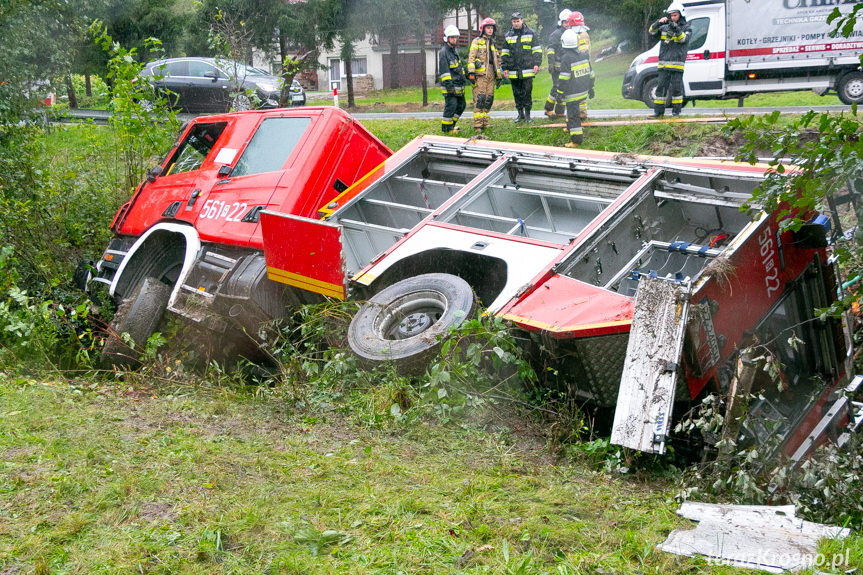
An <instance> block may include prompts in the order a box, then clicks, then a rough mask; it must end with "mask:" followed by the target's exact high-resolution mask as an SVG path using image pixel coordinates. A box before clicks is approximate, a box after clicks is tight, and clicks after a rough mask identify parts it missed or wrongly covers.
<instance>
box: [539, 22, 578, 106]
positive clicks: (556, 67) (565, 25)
mask: <svg viewBox="0 0 863 575" xmlns="http://www.w3.org/2000/svg"><path fill="white" fill-rule="evenodd" d="M570 14H572V10H569V9H564V10H561V12H560V14H559V15H558V17H557V28H556V29H555V30H554V32H552V33H551V35H550V36H549V37H548V48H547V49H546V51H545V54H546V57H547V58H548V71H549V73H550V74H551V90H550V91H549V93H548V98H546V100H545V115H546V116H548V117H549V118H554V117H555V116H562V115H563V111H564V109H565V107H564V104H563V102H561V101H560V100H558V99H557V77H558V76H559V75H560V57H561V50H562V49H563V48H561V47H560V35H561V34H563V32H564V31H565V30H568V29H569V15H570Z"/></svg>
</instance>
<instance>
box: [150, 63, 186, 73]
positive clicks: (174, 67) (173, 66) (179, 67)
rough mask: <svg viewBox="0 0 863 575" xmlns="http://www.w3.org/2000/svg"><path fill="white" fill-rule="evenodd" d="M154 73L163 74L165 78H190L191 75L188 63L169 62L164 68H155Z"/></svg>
mask: <svg viewBox="0 0 863 575" xmlns="http://www.w3.org/2000/svg"><path fill="white" fill-rule="evenodd" d="M153 70H154V72H155V73H156V74H157V75H158V74H160V73H161V74H162V75H163V76H188V75H189V63H188V62H168V63H167V64H164V65H163V66H154V67H153Z"/></svg>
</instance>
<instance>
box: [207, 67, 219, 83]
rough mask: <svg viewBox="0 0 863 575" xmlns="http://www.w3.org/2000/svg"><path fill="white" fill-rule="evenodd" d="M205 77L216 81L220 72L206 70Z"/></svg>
mask: <svg viewBox="0 0 863 575" xmlns="http://www.w3.org/2000/svg"><path fill="white" fill-rule="evenodd" d="M204 78H211V79H212V80H213V82H215V81H216V80H218V79H219V73H218V72H216V71H215V70H210V71H209V72H204Z"/></svg>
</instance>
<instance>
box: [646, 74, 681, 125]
mask: <svg viewBox="0 0 863 575" xmlns="http://www.w3.org/2000/svg"><path fill="white" fill-rule="evenodd" d="M669 93H670V94H669ZM669 95H670V96H671V113H672V114H674V115H675V116H678V115H680V109H681V108H683V70H669V69H668V68H661V69H660V70H659V83H658V84H657V85H656V99H655V100H654V101H653V113H654V114H656V115H657V116H661V115H663V114H664V113H665V106H666V103H667V101H668V97H669Z"/></svg>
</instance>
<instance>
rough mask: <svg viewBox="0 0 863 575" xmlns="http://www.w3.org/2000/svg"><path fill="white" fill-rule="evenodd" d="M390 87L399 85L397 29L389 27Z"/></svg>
mask: <svg viewBox="0 0 863 575" xmlns="http://www.w3.org/2000/svg"><path fill="white" fill-rule="evenodd" d="M389 40H390V88H398V87H399V30H398V28H396V27H390V38H389Z"/></svg>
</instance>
